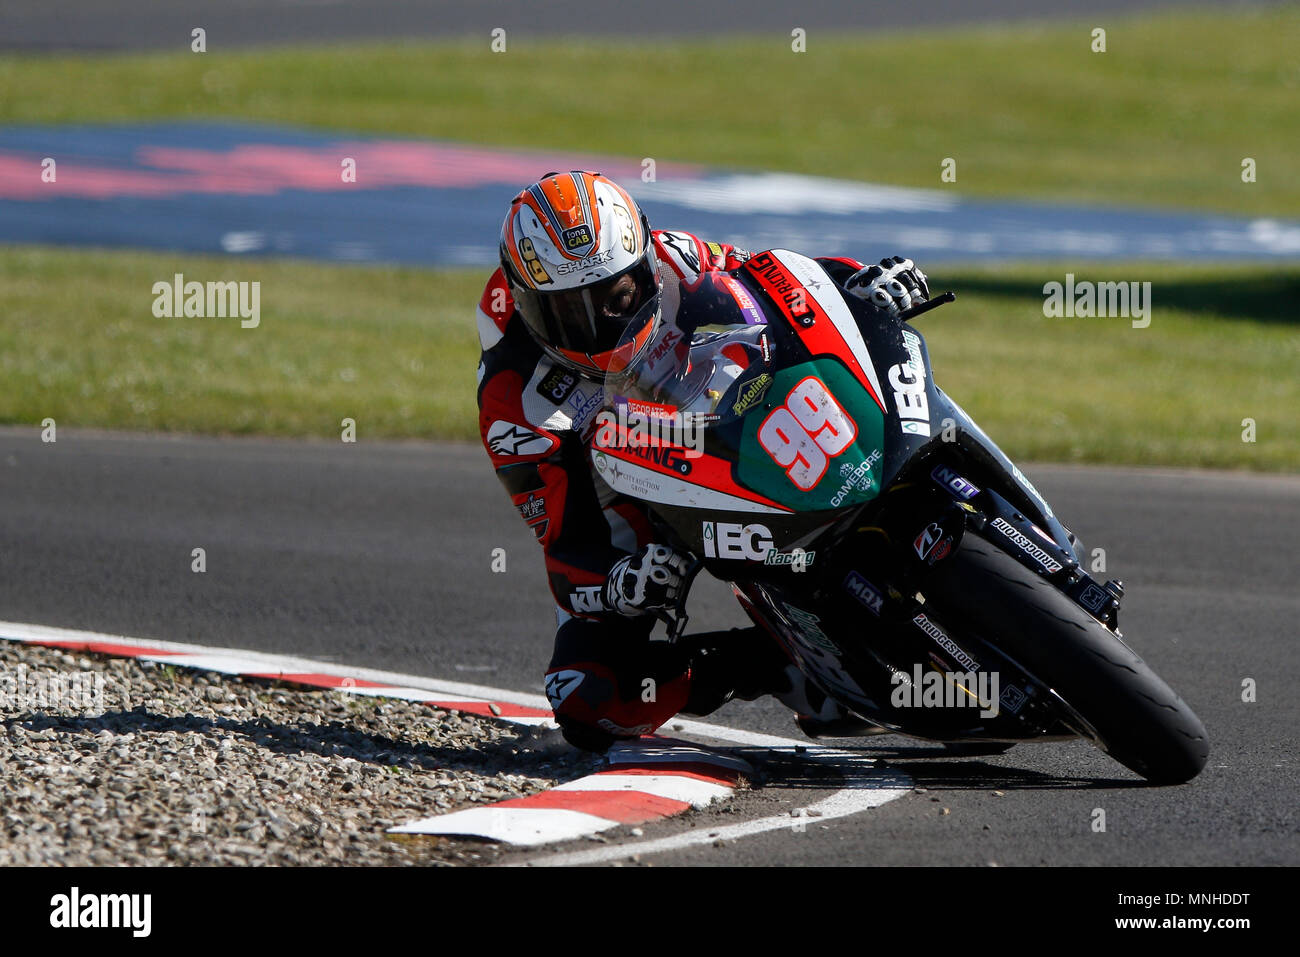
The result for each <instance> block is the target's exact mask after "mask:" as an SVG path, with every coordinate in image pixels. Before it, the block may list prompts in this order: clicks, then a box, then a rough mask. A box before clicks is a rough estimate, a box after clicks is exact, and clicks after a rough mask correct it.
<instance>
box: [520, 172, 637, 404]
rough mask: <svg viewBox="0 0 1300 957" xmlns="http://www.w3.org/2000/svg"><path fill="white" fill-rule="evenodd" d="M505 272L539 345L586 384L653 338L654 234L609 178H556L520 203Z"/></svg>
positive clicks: (588, 175) (527, 192)
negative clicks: (586, 379)
mask: <svg viewBox="0 0 1300 957" xmlns="http://www.w3.org/2000/svg"><path fill="white" fill-rule="evenodd" d="M501 269H502V272H503V273H504V274H505V278H506V282H507V283H508V284H509V287H510V295H511V297H512V298H513V299H514V302H515V308H516V310H517V311H518V313H519V316H520V318H522V319H523V321H524V325H525V326H526V327H527V329H528V332H529V333H530V334H531V335H532V337H533V339H534V340H536V342H537V344H538V345H539V346H541V348H542V350H543V351H544V352H545V353H546V354H547V355H548V356H550V357H551V359H553V360H554V361H555V362H557V363H559V364H560V365H562V366H565V367H566V368H569V369H571V370H573V371H576V372H578V373H579V374H581V375H584V376H586V377H588V378H591V379H596V380H603V379H604V378H605V375H606V374H607V373H609V372H611V371H617V370H619V369H623V368H626V367H627V366H628V365H630V364H631V363H632V362H633V361H635V359H636V358H637V355H638V354H639V353H640V352H641V351H642V350H644V349H645V347H646V345H647V344H648V343H649V342H650V340H651V339H652V338H653V336H654V332H655V329H656V327H657V325H658V321H659V317H660V293H661V291H662V282H661V279H660V274H659V260H658V258H657V257H656V256H655V253H654V241H653V238H652V237H651V234H650V225H649V223H648V222H647V221H646V218H645V214H644V213H642V212H641V210H640V209H639V208H638V207H637V204H636V203H635V202H634V201H633V199H632V197H631V196H630V195H628V193H627V191H626V190H624V189H623V188H622V187H621V186H619V185H618V184H617V183H615V182H614V181H613V180H611V179H609V178H608V177H606V176H602V175H601V174H600V173H591V172H584V171H577V170H575V171H574V172H571V173H548V174H547V175H546V176H544V177H542V179H541V180H539V181H538V182H536V183H534V184H533V185H531V186H529V187H528V188H526V189H524V190H523V191H522V192H521V193H520V194H519V195H518V196H516V197H515V198H514V201H513V202H512V203H511V204H510V211H509V212H508V213H507V214H506V218H505V222H504V223H503V224H502V226H501ZM620 342H621V343H623V345H622V346H621V347H620V345H619V344H620Z"/></svg>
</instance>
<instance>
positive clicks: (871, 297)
mask: <svg viewBox="0 0 1300 957" xmlns="http://www.w3.org/2000/svg"><path fill="white" fill-rule="evenodd" d="M844 288H845V290H846V291H848V292H850V293H852V294H853V295H855V296H857V297H858V298H859V299H865V300H866V301H867V302H869V303H872V304H873V305H875V306H876V307H878V308H880V309H883V310H884V311H885V312H887V313H889V314H890V315H891V316H897V315H898V314H899V313H900V312H902V311H903V310H905V309H910V308H911V307H912V306H915V305H918V304H919V303H922V302H925V301H926V300H927V299H929V298H930V287H929V285H927V283H926V278H925V273H923V272H921V270H920V269H919V268H918V267H917V265H916V264H915V263H914V262H912V260H910V259H904V258H903V257H902V256H893V257H889V258H886V259H882V260H880V264H879V265H875V266H864V267H862V268H861V269H859V270H858V271H857V272H855V273H854V274H853V275H852V276H850V277H849V278H848V279H846V280H845V281H844Z"/></svg>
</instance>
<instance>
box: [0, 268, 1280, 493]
mask: <svg viewBox="0 0 1300 957" xmlns="http://www.w3.org/2000/svg"><path fill="white" fill-rule="evenodd" d="M1065 271H1066V270H1065V268H1063V267H1050V266H1044V267H1038V266H1034V267H1028V266H1024V267H1015V268H995V269H978V270H976V269H969V268H967V269H963V270H960V271H956V270H948V269H942V268H935V269H933V270H931V273H932V282H933V284H934V286H935V288H936V289H948V288H951V289H954V290H956V291H957V293H958V296H959V299H958V301H957V302H956V303H954V304H953V305H949V306H944V307H943V308H942V309H940V310H939V311H937V312H935V313H933V314H931V315H929V316H927V317H925V318H923V319H920V320H918V326H919V328H920V329H921V330H922V332H923V333H924V334H925V336H926V339H927V342H928V344H929V346H930V351H931V361H932V365H933V368H934V374H935V378H936V381H937V382H938V383H939V385H940V386H941V387H942V388H943V389H944V390H945V391H947V392H948V393H949V394H950V395H952V396H953V397H954V398H956V399H957V401H959V402H960V403H961V404H962V405H963V406H964V407H965V408H966V410H967V411H968V412H970V413H971V414H972V415H973V416H974V417H975V418H976V420H977V421H979V422H980V424H981V425H982V426H983V427H984V428H985V429H986V430H987V431H988V432H989V434H990V435H992V436H993V438H994V439H995V440H996V441H997V442H998V443H999V444H1000V445H1002V447H1003V448H1004V449H1005V450H1006V451H1007V453H1008V454H1010V455H1012V456H1013V457H1014V458H1018V459H1024V460H1040V461H1047V460H1051V461H1063V462H1120V463H1133V464H1143V465H1189V466H1213V467H1223V468H1247V469H1257V470H1296V469H1297V468H1300V415H1297V413H1298V412H1300V377H1298V376H1297V374H1296V372H1297V369H1300V325H1298V324H1297V320H1296V313H1295V309H1294V305H1293V304H1294V303H1295V302H1296V301H1297V299H1300V267H1292V268H1290V269H1288V270H1284V271H1279V270H1276V269H1273V270H1263V269H1254V268H1252V269H1248V268H1234V269H1218V270H1215V272H1214V273H1213V275H1212V276H1211V275H1210V274H1209V273H1208V272H1207V270H1206V269H1204V268H1202V267H1190V266H1188V267H1171V266H1142V265H1133V266H1126V267H1124V268H1123V269H1121V268H1120V267H1118V266H1116V265H1114V264H1107V265H1104V266H1098V267H1096V268H1095V269H1088V268H1084V267H1079V266H1072V267H1070V271H1072V272H1074V273H1075V274H1076V276H1077V277H1078V279H1080V280H1082V279H1087V278H1093V279H1096V280H1118V279H1140V280H1150V281H1151V282H1152V299H1153V302H1154V309H1153V313H1152V320H1151V324H1150V326H1149V327H1148V328H1145V329H1134V328H1133V327H1132V326H1131V324H1130V322H1129V321H1128V320H1126V319H1047V318H1044V316H1043V310H1042V304H1043V294H1042V286H1043V283H1044V282H1047V281H1049V280H1052V279H1056V280H1060V279H1062V278H1063V276H1064V273H1065ZM175 272H181V273H183V274H184V275H185V277H186V278H187V279H190V280H195V279H197V280H200V281H208V280H226V279H234V280H249V281H258V282H260V283H261V284H262V286H261V324H260V326H259V327H258V328H256V329H243V328H241V327H240V323H239V320H238V319H237V318H232V319H195V318H189V319H185V318H181V319H165V318H163V319H160V318H155V317H154V315H153V313H152V305H153V294H152V286H153V283H154V282H157V281H160V280H161V281H170V279H171V276H172V274H173V273H175ZM484 279H485V274H484V273H483V272H481V271H464V270H457V271H423V270H415V269H393V268H380V267H371V266H349V267H338V266H326V265H316V264H309V263H297V262H288V261H275V260H233V259H229V258H219V257H200V256H188V255H186V256H179V255H170V254H159V253H140V252H118V251H114V252H101V251H74V250H67V249H53V248H44V247H3V246H0V302H3V303H4V304H5V306H4V309H5V312H4V318H3V321H0V363H2V365H0V371H3V375H4V381H5V384H6V388H5V389H4V391H3V392H2V393H0V422H3V423H8V424H26V425H29V426H32V427H33V428H36V427H37V426H38V424H39V423H40V422H41V420H42V419H44V418H46V417H47V416H49V417H53V418H54V419H55V420H56V421H57V422H58V424H59V425H61V426H72V427H78V426H80V427H100V428H120V429H160V430H172V431H190V432H208V433H239V434H242V433H257V434H268V435H284V436H315V437H320V438H334V439H337V437H338V435H339V431H340V425H339V423H340V420H341V419H343V418H344V417H351V418H354V419H355V420H356V422H357V434H358V438H359V440H360V441H365V440H366V439H373V438H379V437H423V438H453V439H473V438H476V437H477V434H478V429H477V419H476V406H475V401H474V393H475V377H474V369H475V365H476V363H477V360H478V346H477V337H476V334H475V331H474V320H473V304H474V303H475V302H476V300H477V298H478V296H479V294H480V292H481V290H482V284H483V282H484ZM1247 417H1249V418H1253V419H1255V420H1256V424H1257V430H1258V440H1257V441H1256V442H1255V443H1253V444H1246V443H1243V442H1242V441H1241V432H1242V423H1241V420H1242V419H1243V418H1247Z"/></svg>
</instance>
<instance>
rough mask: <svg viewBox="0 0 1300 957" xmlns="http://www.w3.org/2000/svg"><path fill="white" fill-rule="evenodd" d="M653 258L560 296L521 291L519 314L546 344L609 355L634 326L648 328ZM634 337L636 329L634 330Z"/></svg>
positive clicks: (655, 290) (655, 287) (655, 286)
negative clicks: (638, 324)
mask: <svg viewBox="0 0 1300 957" xmlns="http://www.w3.org/2000/svg"><path fill="white" fill-rule="evenodd" d="M655 266H656V263H655V262H654V259H653V255H652V254H651V255H647V256H644V257H642V258H641V260H640V261H638V262H637V263H636V264H635V265H632V266H629V267H628V268H627V269H625V270H623V271H622V272H621V273H618V274H617V275H615V276H611V277H610V278H609V279H604V280H601V281H600V282H598V283H592V284H591V285H587V286H579V287H578V288H576V289H565V290H559V291H556V292H540V291H536V290H517V291H516V299H517V301H519V300H522V301H519V305H520V306H521V309H520V312H521V314H522V315H523V317H524V321H525V322H527V323H528V324H529V325H530V326H531V327H532V328H533V332H534V334H535V335H537V336H538V337H539V338H540V339H541V340H542V341H543V342H545V343H547V344H548V345H550V346H552V347H553V348H556V349H561V350H564V351H566V352H575V353H582V354H585V355H589V356H595V355H599V354H601V353H605V352H609V351H610V350H611V349H613V348H614V347H615V346H617V345H618V344H619V342H620V341H621V340H622V339H623V338H624V335H625V333H627V332H628V330H629V327H630V326H631V325H632V324H633V323H641V324H644V323H645V322H646V320H647V319H649V318H651V317H653V315H654V312H655V310H654V309H653V308H651V309H646V306H647V305H649V304H651V303H653V302H654V300H656V299H657V298H658V296H659V283H658V277H657V275H656V273H657V270H656V268H655ZM632 331H633V332H635V331H636V330H632Z"/></svg>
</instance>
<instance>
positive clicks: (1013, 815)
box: [0, 429, 1300, 865]
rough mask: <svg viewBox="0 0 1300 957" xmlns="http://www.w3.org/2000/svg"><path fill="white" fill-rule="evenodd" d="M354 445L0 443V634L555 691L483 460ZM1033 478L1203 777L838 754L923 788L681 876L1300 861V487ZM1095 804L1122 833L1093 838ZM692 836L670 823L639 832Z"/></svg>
mask: <svg viewBox="0 0 1300 957" xmlns="http://www.w3.org/2000/svg"><path fill="white" fill-rule="evenodd" d="M362 439H363V441H362V442H360V443H358V444H355V445H350V444H343V443H302V442H287V441H266V440H219V439H197V438H179V437H160V436H135V435H109V434H97V433H77V432H75V431H70V430H68V429H60V431H59V434H58V441H57V442H56V443H53V444H45V443H42V442H41V441H40V438H39V434H38V432H37V430H35V429H4V430H0V501H3V503H4V506H3V512H2V513H0V514H3V522H2V526H0V527H3V538H2V539H0V571H2V574H0V609H3V615H2V616H0V617H3V618H6V619H8V620H11V621H27V622H35V623H39V624H47V625H59V626H64V627H72V628H85V629H91V630H96V631H103V632H110V633H112V632H116V633H122V634H128V635H133V636H137V637H144V638H160V639H167V640H175V641H191V642H197V643H202V644H209V645H217V646H224V647H234V648H249V649H256V650H262V651H270V652H277V653H283V654H294V655H303V656H308V657H312V658H316V659H320V660H326V661H331V662H341V663H348V664H351V665H358V666H365V667H371V668H383V669H392V670H396V671H403V672H411V673H415V674H420V675H427V676H435V677H441V678H447V679H452V680H459V681H465V682H473V683H476V684H482V685H489V686H494V687H499V688H507V689H511V690H516V691H526V692H530V693H538V692H540V675H541V671H542V669H543V667H544V665H545V663H546V660H547V658H548V657H549V653H550V643H551V634H552V621H553V619H552V612H551V607H552V606H551V604H550V601H549V596H548V594H547V591H546V585H545V580H544V577H543V575H542V571H541V556H540V553H539V551H538V548H537V545H536V544H535V542H533V541H532V539H531V536H530V534H529V533H528V531H527V529H526V528H525V527H524V525H523V523H522V522H520V521H519V519H518V517H517V516H516V515H515V513H514V510H513V509H512V508H511V507H510V504H509V501H508V499H507V498H506V496H505V494H504V492H503V491H502V490H501V489H500V487H499V486H498V484H497V483H496V481H495V480H494V479H493V478H492V476H491V474H490V469H489V465H488V461H487V456H486V453H484V452H483V450H482V449H481V448H480V447H478V446H474V445H454V444H451V445H447V444H431V443H403V444H397V443H389V444H385V443H368V442H365V441H364V434H363V435H362ZM1026 471H1027V472H1028V474H1029V475H1030V477H1031V478H1032V479H1033V480H1034V482H1035V484H1036V485H1037V486H1038V487H1039V489H1040V490H1041V491H1042V492H1043V494H1044V495H1046V496H1047V498H1048V499H1049V501H1051V502H1052V503H1053V505H1054V507H1055V509H1056V511H1057V513H1058V514H1059V515H1061V517H1062V518H1063V520H1064V521H1065V522H1066V523H1067V524H1068V525H1070V526H1071V527H1073V528H1074V529H1075V530H1076V531H1077V532H1078V533H1079V534H1080V535H1081V536H1082V537H1083V539H1084V541H1085V542H1086V543H1087V545H1088V546H1089V547H1104V548H1105V549H1106V553H1107V569H1106V572H1107V574H1108V575H1112V576H1116V577H1120V578H1123V579H1124V580H1125V581H1126V583H1127V585H1128V595H1127V597H1126V599H1125V605H1124V609H1123V612H1122V616H1121V624H1122V626H1123V628H1124V631H1125V634H1126V636H1127V637H1128V638H1129V640H1130V641H1131V643H1132V644H1133V645H1134V647H1135V648H1136V649H1137V650H1138V652H1139V653H1141V654H1142V655H1143V656H1144V657H1145V658H1146V660H1147V661H1148V662H1149V663H1150V664H1151V665H1152V667H1154V668H1155V670H1156V671H1157V673H1158V674H1160V675H1161V676H1162V677H1163V678H1164V679H1165V680H1166V681H1168V682H1169V683H1170V684H1171V685H1172V686H1173V687H1174V688H1175V689H1176V690H1177V691H1178V692H1179V693H1180V694H1181V695H1182V696H1183V698H1184V699H1185V700H1186V701H1187V702H1188V703H1189V704H1190V705H1191V706H1192V707H1193V709H1194V710H1196V712H1197V713H1198V714H1199V715H1200V716H1201V718H1202V720H1203V721H1204V722H1205V724H1206V726H1207V728H1208V729H1209V733H1210V738H1211V754H1210V760H1209V765H1208V766H1207V768H1206V770H1205V771H1204V772H1203V773H1202V774H1201V775H1200V777H1199V778H1197V779H1196V780H1195V781H1193V782H1192V783H1191V784H1189V785H1186V786H1183V787H1177V788H1149V787H1145V786H1143V785H1142V784H1141V782H1139V781H1138V780H1137V779H1136V777H1135V776H1133V775H1132V774H1130V773H1129V772H1127V771H1126V770H1125V769H1123V768H1121V767H1120V766H1119V765H1117V764H1115V763H1114V762H1112V761H1111V760H1110V759H1109V758H1107V757H1106V756H1105V755H1103V754H1101V753H1100V752H1097V751H1095V750H1094V749H1092V748H1091V747H1090V746H1088V745H1086V744H1083V743H1067V744H1043V745H1036V746H1020V747H1017V748H1016V749H1014V750H1012V751H1011V752H1010V753H1008V754H1006V755H1003V756H1000V757H996V758H980V759H960V760H959V759H936V757H935V755H936V751H935V750H934V749H933V748H932V747H929V746H925V745H922V744H920V743H914V742H909V741H908V740H906V739H902V738H897V737H888V738H878V739H873V740H871V741H869V742H838V743H840V744H845V743H847V744H852V745H854V746H861V747H864V748H866V750H867V753H869V754H872V755H875V756H877V757H879V758H881V759H882V760H883V761H884V762H885V764H886V765H887V766H888V767H889V768H891V769H896V770H899V771H902V772H903V773H905V774H907V775H909V776H910V777H911V778H912V780H913V781H914V782H915V783H916V785H917V786H918V787H922V788H926V789H927V790H926V791H925V792H923V793H914V794H912V795H909V796H908V797H905V798H903V799H901V800H898V801H894V802H891V803H889V804H887V805H885V806H883V807H880V808H877V809H874V810H871V811H868V812H864V813H861V814H858V815H855V816H852V817H847V818H842V819H839V820H837V821H833V822H831V823H829V824H826V825H822V824H819V823H817V821H816V819H815V818H814V819H811V820H810V821H809V822H808V823H807V826H806V827H805V828H804V829H803V830H802V831H799V830H795V829H793V828H792V829H791V830H788V831H787V830H780V831H774V832H770V833H767V834H763V835H759V836H755V837H752V838H747V839H745V840H741V841H737V842H734V843H730V844H728V845H726V846H725V847H713V846H710V845H705V846H702V847H695V848H687V849H683V850H680V851H675V852H672V853H670V854H665V855H662V856H661V858H660V860H661V861H662V863H674V864H772V863H780V864H800V863H835V864H930V865H985V864H988V863H990V862H996V863H998V864H1000V865H1013V864H1053V865H1092V864H1121V865H1155V864H1175V865H1184V864H1208V865H1234V864H1289V865H1295V864H1297V863H1300V837H1298V836H1297V835H1298V833H1300V828H1298V827H1297V823H1298V822H1297V819H1296V808H1295V794H1296V793H1297V790H1298V789H1300V775H1298V774H1297V765H1296V753H1295V740H1296V729H1297V727H1300V721H1298V720H1297V718H1300V707H1298V706H1297V704H1296V698H1295V694H1294V690H1293V689H1294V688H1295V687H1296V686H1297V683H1298V682H1297V679H1298V678H1300V674H1297V671H1298V670H1300V669H1297V667H1296V665H1295V656H1294V647H1295V638H1296V625H1295V623H1296V621H1297V618H1300V596H1298V595H1297V592H1296V588H1295V571H1296V568H1295V555H1296V545H1295V542H1296V541H1297V538H1300V478H1297V477H1293V476H1252V475H1244V474H1228V473H1197V472H1184V471H1173V470H1169V471H1164V470H1161V471H1142V470H1135V469H1121V468H1073V467H1060V466H1034V467H1029V468H1027V469H1026ZM196 547H202V548H204V549H205V550H206V557H207V571H206V572H205V573H203V574H195V573H193V572H191V570H190V564H191V551H192V549H194V548H196ZM494 548H504V549H505V550H506V562H507V564H506V571H505V572H504V573H501V574H497V573H493V572H492V571H491V552H492V549H494ZM689 607H690V611H691V613H692V622H693V627H698V628H700V629H705V628H715V627H727V626H729V625H736V624H741V623H742V621H741V617H740V612H739V609H738V608H737V607H736V606H735V604H734V602H733V600H732V599H731V598H730V596H729V593H728V592H727V591H726V590H725V589H724V588H723V587H722V586H721V585H719V584H717V583H714V582H705V583H702V585H701V587H697V589H696V592H695V594H693V595H692V597H691V602H690V606H689ZM1245 678H1254V679H1255V681H1256V682H1257V701H1255V702H1253V703H1245V702H1243V701H1242V700H1241V686H1242V681H1243V679H1245ZM710 720H713V721H717V722H719V723H723V724H727V725H730V726H733V727H745V728H749V729H752V730H755V731H761V732H767V733H771V734H779V735H783V736H786V737H795V736H797V732H796V731H795V729H794V728H793V725H792V722H791V718H790V715H789V714H788V712H785V711H784V709H783V708H781V707H780V706H779V705H778V704H776V703H775V702H772V701H771V700H768V701H761V702H754V703H741V702H733V703H731V704H729V705H727V706H726V707H725V708H723V709H722V710H721V711H719V712H717V713H716V714H715V715H713V716H712V717H711V718H710ZM841 786H844V782H843V781H839V780H827V779H825V778H822V777H818V776H817V775H816V774H814V773H812V772H810V771H809V770H808V769H807V768H806V767H799V766H795V765H792V766H789V767H778V768H775V769H774V770H773V774H772V778H771V781H770V782H769V784H768V786H767V787H764V788H761V789H759V790H757V791H754V792H750V793H749V794H747V795H743V796H742V797H741V798H739V799H737V800H736V801H735V802H733V804H734V808H735V809H734V811H730V812H727V811H722V810H716V811H705V812H701V813H700V814H699V815H697V816H695V817H694V818H693V821H694V823H695V825H696V826H705V827H708V826H713V824H715V823H728V824H730V823H735V822H736V821H738V820H741V819H744V817H746V816H763V815H769V814H772V813H781V812H782V809H788V808H790V807H794V806H799V805H804V804H808V803H811V802H812V801H813V800H816V799H818V798H819V797H821V796H825V795H826V794H829V793H831V792H833V791H834V790H835V789H836V788H838V787H841ZM995 791H1000V792H1001V794H995V793H994V792H995ZM935 798H937V799H938V800H933V799H935ZM945 808H946V809H947V810H948V813H944V810H943V809H945ZM1096 808H1102V809H1104V810H1105V811H1106V818H1107V830H1106V831H1105V832H1104V833H1097V832H1094V831H1093V830H1092V828H1091V824H1092V821H1093V813H1094V809H1096ZM687 826H689V825H688V824H684V823H682V822H665V823H663V824H660V825H656V826H655V827H654V828H653V829H651V828H647V835H646V836H647V838H649V837H652V836H657V835H659V834H662V833H671V832H672V831H673V829H674V828H676V829H681V828H683V827H687ZM587 846H588V847H589V846H590V845H587Z"/></svg>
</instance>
